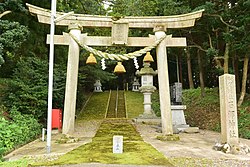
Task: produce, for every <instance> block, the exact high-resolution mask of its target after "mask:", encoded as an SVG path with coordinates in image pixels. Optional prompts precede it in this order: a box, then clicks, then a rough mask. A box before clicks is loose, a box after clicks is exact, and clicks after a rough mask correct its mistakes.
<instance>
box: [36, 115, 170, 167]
mask: <svg viewBox="0 0 250 167" xmlns="http://www.w3.org/2000/svg"><path fill="white" fill-rule="evenodd" d="M114 135H122V136H123V137H124V138H123V148H124V149H123V153H122V154H113V153H112V149H113V145H112V141H113V136H114ZM91 162H96V163H103V164H134V165H168V166H172V164H171V163H169V161H168V160H167V159H166V158H165V156H164V155H163V154H161V153H160V152H158V151H157V150H156V149H155V148H153V147H152V146H151V145H150V144H147V143H145V142H144V141H143V140H142V138H141V137H140V135H139V134H138V133H137V132H136V130H135V127H134V126H133V125H132V124H131V123H130V122H129V121H128V120H126V119H118V120H116V119H109V120H104V121H103V123H102V124H101V126H100V129H99V130H98V131H97V134H96V136H95V137H94V138H93V141H92V142H91V143H88V144H86V145H83V146H80V147H78V148H77V149H75V150H73V151H71V152H69V153H67V154H65V155H63V156H61V157H59V159H58V160H56V161H52V162H47V163H42V164H36V165H63V164H79V163H91Z"/></svg>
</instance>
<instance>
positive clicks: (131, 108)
mask: <svg viewBox="0 0 250 167" xmlns="http://www.w3.org/2000/svg"><path fill="white" fill-rule="evenodd" d="M125 96H126V106H127V113H128V118H136V117H138V116H139V115H140V114H143V112H144V111H143V110H144V108H143V94H142V93H141V92H132V91H125Z"/></svg>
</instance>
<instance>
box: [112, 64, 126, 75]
mask: <svg viewBox="0 0 250 167" xmlns="http://www.w3.org/2000/svg"><path fill="white" fill-rule="evenodd" d="M114 72H115V73H125V72H126V70H125V68H124V66H123V65H122V62H117V65H116V66H115V69H114Z"/></svg>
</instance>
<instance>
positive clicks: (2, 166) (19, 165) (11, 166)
mask: <svg viewBox="0 0 250 167" xmlns="http://www.w3.org/2000/svg"><path fill="white" fill-rule="evenodd" d="M30 163H32V161H31V160H29V159H25V158H22V159H19V160H16V161H6V162H0V167H24V166H28V165H29V164H30Z"/></svg>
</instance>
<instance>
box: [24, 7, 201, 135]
mask: <svg viewBox="0 0 250 167" xmlns="http://www.w3.org/2000/svg"><path fill="white" fill-rule="evenodd" d="M27 6H28V8H29V11H30V13H32V14H34V15H36V16H37V18H38V21H39V22H41V23H45V24H50V17H51V14H50V10H47V9H43V8H40V7H37V6H33V5H30V4H27ZM202 12H203V10H200V11H197V12H193V13H188V14H182V15H175V16H147V17H132V16H131V17H123V18H120V19H118V20H114V19H113V18H112V17H110V16H96V15H85V14H73V15H71V16H68V17H67V18H65V19H64V20H60V21H58V22H57V23H56V25H59V26H68V28H69V31H70V32H69V33H70V34H71V35H74V37H76V38H77V40H79V41H80V42H81V43H83V44H85V45H87V46H114V45H122V46H127V47H130V46H131V47H145V46H151V45H153V44H154V43H155V41H156V40H160V39H162V38H164V37H165V36H166V34H165V32H166V31H167V29H170V28H186V27H192V26H194V24H195V20H196V19H198V18H200V17H201V15H202ZM63 15H65V13H60V12H57V16H63ZM84 27H91V28H95V27H106V28H111V32H112V33H111V34H112V35H111V36H108V37H107V36H88V35H87V34H81V29H82V28H84ZM129 28H140V29H143V28H147V29H153V31H154V33H155V34H154V35H149V37H128V32H129ZM69 33H63V35H55V36H54V44H56V45H68V46H69V50H68V65H67V79H66V91H65V102H64V117H63V133H64V134H70V133H71V132H73V131H74V124H75V109H76V91H77V78H78V65H79V52H80V46H79V44H78V43H77V41H76V40H75V39H74V38H73V37H72V36H71V35H69ZM49 41H50V36H49V35H48V36H47V44H49ZM185 46H186V38H185V37H175V38H173V37H172V35H167V36H166V37H165V38H164V39H163V40H162V41H161V42H160V43H159V44H158V45H157V47H156V54H157V67H158V82H159V96H160V110H161V120H162V133H163V135H171V134H173V127H172V126H173V125H172V112H171V108H170V107H171V102H170V91H169V77H168V64H167V52H166V47H185Z"/></svg>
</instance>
